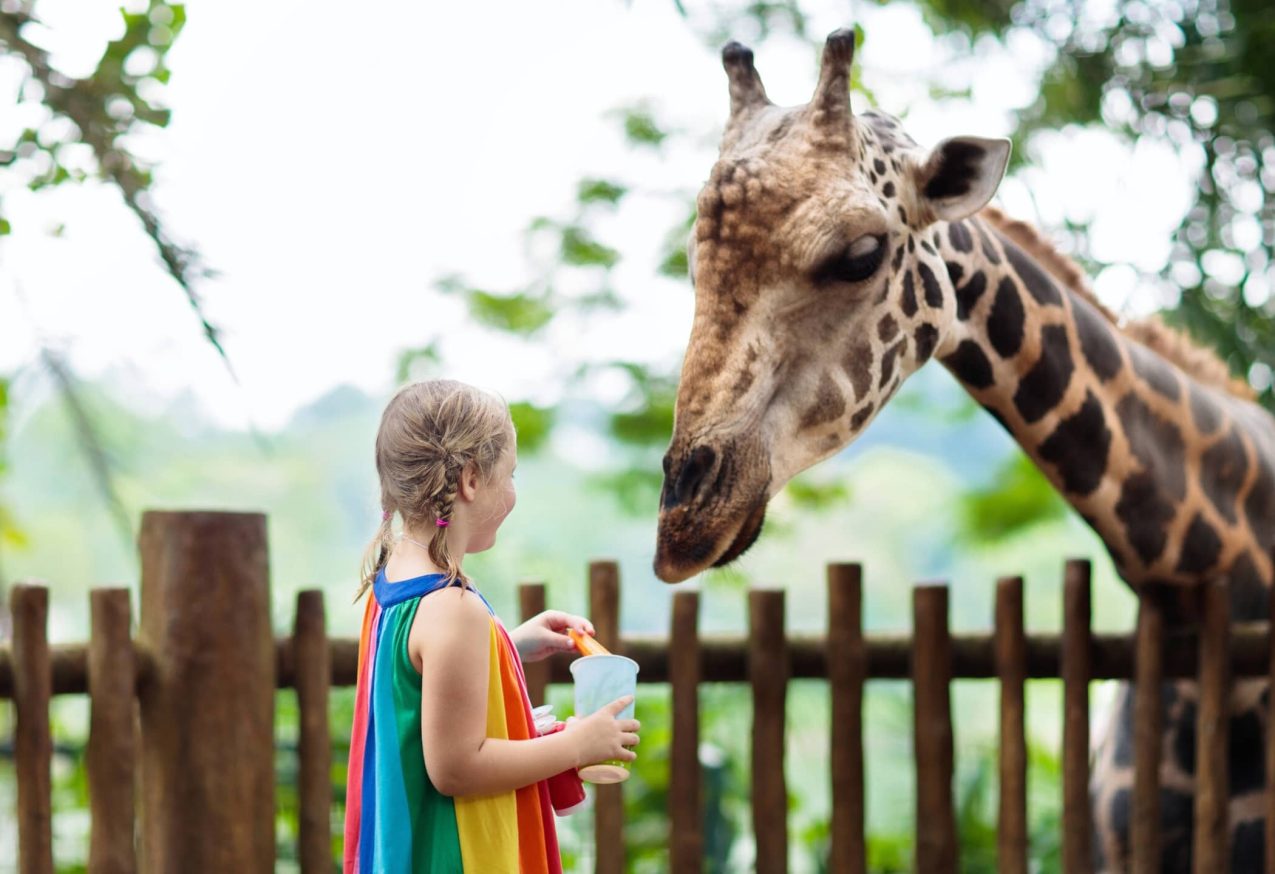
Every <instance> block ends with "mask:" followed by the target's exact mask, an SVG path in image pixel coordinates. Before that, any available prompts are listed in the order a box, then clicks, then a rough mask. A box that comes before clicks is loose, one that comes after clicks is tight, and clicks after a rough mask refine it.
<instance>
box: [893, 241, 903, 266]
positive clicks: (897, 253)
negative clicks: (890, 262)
mask: <svg viewBox="0 0 1275 874" xmlns="http://www.w3.org/2000/svg"><path fill="white" fill-rule="evenodd" d="M902 264H903V244H902V243H899V248H897V249H895V250H894V272H895V273H898V272H899V267H900V266H902Z"/></svg>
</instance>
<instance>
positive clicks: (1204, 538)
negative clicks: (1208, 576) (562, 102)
mask: <svg viewBox="0 0 1275 874" xmlns="http://www.w3.org/2000/svg"><path fill="white" fill-rule="evenodd" d="M1221 551H1222V540H1221V538H1219V537H1218V536H1217V532H1216V531H1214V530H1213V526H1212V525H1210V524H1209V523H1207V522H1205V521H1204V517H1203V516H1202V515H1201V514H1199V513H1196V514H1195V518H1194V519H1192V520H1191V525H1190V527H1188V528H1187V530H1186V538H1185V539H1184V540H1183V541H1182V552H1181V554H1180V555H1179V556H1178V570H1179V571H1180V572H1182V573H1184V574H1200V573H1203V572H1204V571H1207V570H1210V569H1212V568H1213V566H1214V565H1216V564H1217V557H1218V554H1219V553H1221Z"/></svg>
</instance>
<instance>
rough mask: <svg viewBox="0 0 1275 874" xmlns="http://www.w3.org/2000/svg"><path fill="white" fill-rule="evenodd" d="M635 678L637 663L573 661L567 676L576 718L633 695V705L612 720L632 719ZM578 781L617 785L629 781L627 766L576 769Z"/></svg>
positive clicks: (613, 762)
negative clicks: (571, 685)
mask: <svg viewBox="0 0 1275 874" xmlns="http://www.w3.org/2000/svg"><path fill="white" fill-rule="evenodd" d="M637 674H638V664H637V662H635V661H633V659H627V658H625V657H624V656H618V655H595V656H581V657H580V658H578V659H576V660H575V661H573V662H572V663H571V676H572V678H573V679H574V680H575V691H576V716H577V717H584V716H589V715H590V714H593V713H597V712H598V711H599V710H601V709H602V708H603V707H605V706H606V705H608V704H610V703H611V702H612V701H615V700H616V699H617V698H623V697H624V696H625V695H633V696H634V701H631V702H629V705H628V706H627V707H625V708H624V709H623V710H621V711H620V712H619V713H617V714H616V717H615V718H616V719H632V718H633V708H634V704H635V702H636V698H637ZM580 779H582V780H587V781H589V782H590V783H621V782H623V781H625V780H627V779H629V763H628V762H625V761H621V760H620V759H609V760H607V761H605V762H597V763H595V764H592V765H585V766H584V767H583V768H581V769H580Z"/></svg>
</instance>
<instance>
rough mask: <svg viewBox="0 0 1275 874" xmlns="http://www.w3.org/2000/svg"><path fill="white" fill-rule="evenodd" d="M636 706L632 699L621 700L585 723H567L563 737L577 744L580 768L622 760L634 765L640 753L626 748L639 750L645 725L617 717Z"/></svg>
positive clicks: (631, 697)
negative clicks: (639, 732) (626, 708)
mask: <svg viewBox="0 0 1275 874" xmlns="http://www.w3.org/2000/svg"><path fill="white" fill-rule="evenodd" d="M632 702H633V696H632V695H625V696H624V697H623V698H617V699H616V700H615V701H612V702H611V703H610V704H608V705H607V706H605V707H603V708H602V709H601V710H599V711H598V712H597V713H592V714H590V715H588V716H585V717H583V718H581V719H569V720H567V727H566V728H564V729H563V730H562V733H563V734H566V735H569V736H570V737H571V738H572V740H574V741H575V742H576V767H577V768H582V767H584V766H585V765H596V764H597V763H598V762H607V761H610V760H612V759H619V760H620V761H622V762H631V761H633V760H634V759H636V758H637V753H635V752H633V750H627V749H625V747H632V746H637V743H638V735H637V731H638V729H639V728H641V727H642V723H640V722H638V721H637V720H636V719H616V718H615V715H616V714H617V713H619V712H620V711H621V710H623V709H624V708H625V707H628V706H629V704H631V703H632Z"/></svg>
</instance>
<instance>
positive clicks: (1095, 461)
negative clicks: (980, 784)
mask: <svg viewBox="0 0 1275 874" xmlns="http://www.w3.org/2000/svg"><path fill="white" fill-rule="evenodd" d="M1110 449H1111V430H1110V429H1109V428H1108V427H1107V421H1106V417H1105V416H1104V415H1103V413H1102V403H1101V402H1100V401H1099V400H1098V398H1096V397H1095V396H1094V394H1093V392H1086V393H1085V402H1084V403H1083V404H1081V405H1080V409H1079V410H1077V411H1076V413H1075V414H1074V415H1072V416H1070V417H1068V418H1066V419H1064V420H1063V421H1062V422H1061V423H1059V425H1058V427H1057V428H1055V429H1054V433H1052V434H1050V435H1049V437H1048V438H1047V439H1046V440H1045V442H1043V443H1041V444H1040V457H1041V458H1042V459H1043V460H1044V461H1047V462H1049V463H1050V464H1052V465H1054V467H1055V468H1057V470H1058V475H1059V476H1060V477H1061V478H1062V484H1063V488H1064V489H1065V490H1066V491H1068V492H1071V493H1072V494H1076V495H1087V494H1089V493H1090V492H1092V491H1093V490H1094V489H1096V488H1098V485H1099V483H1101V482H1102V474H1103V472H1104V471H1106V469H1107V453H1108V451H1109V450H1110Z"/></svg>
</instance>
